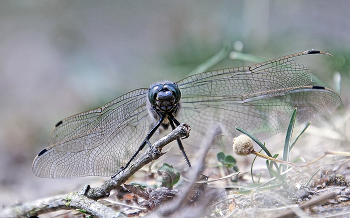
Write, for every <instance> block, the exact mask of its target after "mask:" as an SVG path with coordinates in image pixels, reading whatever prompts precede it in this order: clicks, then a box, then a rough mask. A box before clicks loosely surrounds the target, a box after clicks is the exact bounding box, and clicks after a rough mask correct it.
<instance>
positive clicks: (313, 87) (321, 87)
mask: <svg viewBox="0 0 350 218" xmlns="http://www.w3.org/2000/svg"><path fill="white" fill-rule="evenodd" d="M312 89H326V88H325V87H324V86H312Z"/></svg>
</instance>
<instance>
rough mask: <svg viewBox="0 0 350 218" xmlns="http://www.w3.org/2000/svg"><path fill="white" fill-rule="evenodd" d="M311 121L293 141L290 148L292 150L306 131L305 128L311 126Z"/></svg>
mask: <svg viewBox="0 0 350 218" xmlns="http://www.w3.org/2000/svg"><path fill="white" fill-rule="evenodd" d="M310 124H311V122H309V123H308V124H306V126H305V127H304V129H303V130H302V131H301V132H300V133H299V135H298V136H297V137H296V139H295V140H294V141H293V143H292V144H291V145H290V149H289V151H290V150H292V148H293V147H294V145H295V143H296V142H297V141H298V139H299V137H300V136H301V135H302V134H303V133H304V132H305V130H306V129H307V128H308V127H309V126H310Z"/></svg>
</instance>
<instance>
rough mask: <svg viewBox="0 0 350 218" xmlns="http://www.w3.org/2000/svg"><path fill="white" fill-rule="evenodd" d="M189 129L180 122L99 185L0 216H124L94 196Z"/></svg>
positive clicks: (124, 178)
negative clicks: (59, 212) (78, 213)
mask: <svg viewBox="0 0 350 218" xmlns="http://www.w3.org/2000/svg"><path fill="white" fill-rule="evenodd" d="M190 130H191V128H190V127H189V126H188V125H187V124H181V125H179V126H178V127H177V128H176V129H174V130H173V131H172V132H171V133H170V134H168V135H167V136H165V137H163V138H161V139H159V140H158V141H157V142H155V143H154V144H153V145H152V149H150V148H149V149H147V151H146V152H145V153H144V154H143V155H141V156H140V157H139V158H137V160H135V161H134V162H133V164H132V165H130V166H129V167H128V168H127V169H125V170H124V171H123V172H121V173H119V174H118V175H117V176H116V177H115V178H113V179H109V180H108V181H106V182H105V183H104V184H102V185H101V186H100V187H96V188H90V186H86V187H85V188H84V189H83V190H81V191H77V192H72V193H69V194H65V195H59V196H55V197H51V198H47V199H43V200H37V201H34V202H29V203H24V204H21V205H16V206H13V207H9V208H6V209H4V210H2V211H0V217H33V216H38V215H40V214H43V213H49V212H53V211H57V210H60V209H78V210H82V211H84V212H86V213H88V214H91V215H94V216H97V217H124V215H122V214H121V213H118V212H115V211H114V210H112V209H111V208H109V207H107V206H105V205H103V204H101V203H99V202H97V201H96V200H98V199H101V198H105V197H108V196H109V193H110V191H111V190H112V189H118V187H120V185H122V184H123V183H124V182H126V181H127V180H128V179H129V178H130V177H131V176H132V175H133V174H134V173H135V172H136V171H138V170H139V169H141V168H142V167H143V166H145V165H146V164H148V163H150V162H151V161H153V160H156V159H157V158H159V157H160V156H161V155H163V154H155V153H154V152H152V151H154V150H159V151H161V150H162V148H163V147H164V146H165V145H167V144H169V143H170V142H172V141H174V140H177V139H179V138H183V137H188V135H189V131H190Z"/></svg>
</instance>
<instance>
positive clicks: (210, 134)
mask: <svg viewBox="0 0 350 218" xmlns="http://www.w3.org/2000/svg"><path fill="white" fill-rule="evenodd" d="M219 131H220V128H219V127H218V126H213V127H212V128H210V129H209V130H208V131H207V133H206V137H205V138H204V140H203V143H202V144H203V146H202V148H203V150H202V152H201V153H200V154H199V155H198V156H197V158H196V159H197V161H196V162H195V163H194V165H193V167H192V169H191V177H190V178H189V184H188V185H187V186H185V187H184V188H183V189H182V190H181V193H182V194H181V195H179V196H178V197H177V198H176V199H175V200H174V201H172V202H169V203H168V204H167V205H165V206H164V207H163V208H160V210H158V214H157V215H156V214H152V217H168V218H171V217H179V216H180V217H181V214H182V213H184V212H185V210H184V208H186V207H187V205H186V204H187V200H186V199H188V195H189V194H190V193H191V192H190V191H191V190H192V189H193V187H194V185H196V181H197V179H198V177H199V175H200V174H201V172H202V166H203V164H204V160H205V157H206V154H207V153H208V150H209V148H210V145H211V144H212V143H213V140H214V139H215V136H216V135H217V134H218V133H219ZM211 194H212V195H213V194H214V193H211ZM211 194H210V193H209V194H208V195H207V203H208V202H209V200H210V195H211ZM205 204H206V203H205V202H202V206H203V209H205V206H206V205H205ZM192 209H193V208H192ZM195 210H196V211H191V212H189V211H186V212H188V213H189V214H188V213H187V217H198V215H200V214H201V213H202V212H203V210H200V211H199V209H198V208H195ZM186 212H185V213H186ZM196 213H197V215H196ZM198 213H199V214H198ZM182 215H183V214H182Z"/></svg>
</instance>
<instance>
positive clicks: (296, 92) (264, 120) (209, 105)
mask: <svg viewBox="0 0 350 218" xmlns="http://www.w3.org/2000/svg"><path fill="white" fill-rule="evenodd" d="M275 94H276V95H277V94H278V95H277V96H274V97H271V96H272V95H274V93H273V92H269V93H266V94H264V95H262V94H261V93H259V95H256V96H252V95H251V96H250V97H249V98H245V99H239V98H232V97H213V98H211V99H210V98H208V97H205V98H203V97H202V96H197V97H194V96H191V97H188V98H187V97H183V99H182V108H181V111H180V113H179V114H178V116H177V119H178V120H179V121H180V122H186V123H188V124H189V125H190V126H191V129H192V130H191V136H190V137H189V139H186V140H184V143H186V144H189V145H192V146H193V145H198V141H196V140H198V139H202V138H203V135H204V134H205V133H206V132H207V129H208V128H209V127H210V126H212V125H219V126H220V127H221V129H222V134H223V135H225V136H227V137H229V139H230V140H232V138H233V137H236V136H237V135H239V134H240V133H239V132H238V131H237V130H236V129H235V127H236V126H237V127H240V128H242V129H244V130H247V131H248V132H249V133H252V134H253V135H255V136H256V137H258V138H259V139H264V138H267V137H269V136H272V135H274V134H276V133H278V132H281V131H283V130H286V129H287V127H288V123H289V120H290V116H291V114H292V112H293V110H294V109H295V108H297V109H298V112H297V124H300V123H304V122H308V121H310V120H311V119H312V118H313V117H315V116H316V115H318V114H327V113H331V112H333V111H334V110H335V109H336V108H337V107H338V106H339V105H340V104H341V99H340V97H339V95H338V94H337V93H335V92H333V91H332V90H330V89H327V88H323V87H322V88H321V87H313V86H304V87H300V88H294V89H293V88H291V89H289V90H288V91H287V92H285V93H284V94H283V95H279V91H277V93H275Z"/></svg>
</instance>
